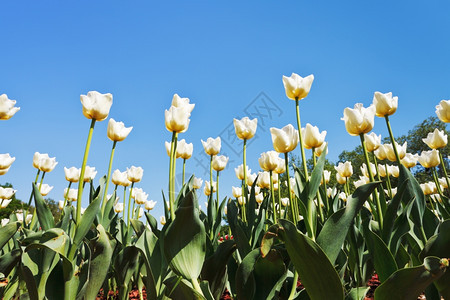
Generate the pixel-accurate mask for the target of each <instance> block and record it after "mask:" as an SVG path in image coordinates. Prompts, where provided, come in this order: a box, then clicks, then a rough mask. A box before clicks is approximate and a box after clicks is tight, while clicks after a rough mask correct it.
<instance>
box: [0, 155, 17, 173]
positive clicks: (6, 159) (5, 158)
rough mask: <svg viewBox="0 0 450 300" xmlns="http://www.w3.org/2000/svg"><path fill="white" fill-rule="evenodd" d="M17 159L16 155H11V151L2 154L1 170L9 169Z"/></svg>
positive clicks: (0, 158) (0, 156)
mask: <svg viewBox="0 0 450 300" xmlns="http://www.w3.org/2000/svg"><path fill="white" fill-rule="evenodd" d="M15 160H16V158H15V157H11V155H9V153H6V154H0V170H5V169H9V167H11V165H12V163H13V162H14V161H15Z"/></svg>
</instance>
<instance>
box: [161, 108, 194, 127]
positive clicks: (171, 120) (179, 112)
mask: <svg viewBox="0 0 450 300" xmlns="http://www.w3.org/2000/svg"><path fill="white" fill-rule="evenodd" d="M164 116H165V124H166V129H167V130H168V131H170V132H178V133H180V132H186V130H188V128H189V123H190V121H191V120H190V119H189V117H190V116H191V113H190V111H189V107H188V106H180V107H176V106H171V107H170V108H169V110H167V109H166V110H165V112H164Z"/></svg>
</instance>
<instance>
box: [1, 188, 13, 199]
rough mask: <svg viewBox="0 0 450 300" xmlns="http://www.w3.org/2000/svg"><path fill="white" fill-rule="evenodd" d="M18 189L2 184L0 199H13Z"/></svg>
mask: <svg viewBox="0 0 450 300" xmlns="http://www.w3.org/2000/svg"><path fill="white" fill-rule="evenodd" d="M16 192H17V191H16V190H15V189H13V188H4V187H1V186H0V199H5V200H8V199H11V198H12V197H13V196H14V194H15V193H16Z"/></svg>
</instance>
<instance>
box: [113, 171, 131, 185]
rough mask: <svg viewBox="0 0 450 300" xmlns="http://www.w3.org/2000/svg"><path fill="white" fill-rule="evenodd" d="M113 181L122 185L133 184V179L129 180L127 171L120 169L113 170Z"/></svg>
mask: <svg viewBox="0 0 450 300" xmlns="http://www.w3.org/2000/svg"><path fill="white" fill-rule="evenodd" d="M111 181H112V183H114V184H115V185H121V186H129V185H130V184H131V181H129V180H128V173H127V171H125V172H120V171H119V170H118V169H116V170H115V171H114V172H113V174H112V179H111Z"/></svg>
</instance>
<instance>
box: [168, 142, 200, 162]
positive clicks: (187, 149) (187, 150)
mask: <svg viewBox="0 0 450 300" xmlns="http://www.w3.org/2000/svg"><path fill="white" fill-rule="evenodd" d="M169 145H170V144H169ZM166 149H167V144H166ZM193 151H194V145H193V144H192V143H189V144H188V143H186V140H185V139H182V140H179V141H178V142H177V153H176V157H177V158H178V157H179V158H182V159H189V158H191V157H192V152H193ZM168 153H170V148H169V151H168Z"/></svg>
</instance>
